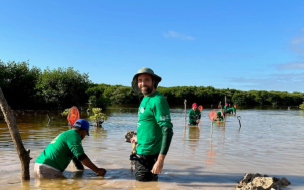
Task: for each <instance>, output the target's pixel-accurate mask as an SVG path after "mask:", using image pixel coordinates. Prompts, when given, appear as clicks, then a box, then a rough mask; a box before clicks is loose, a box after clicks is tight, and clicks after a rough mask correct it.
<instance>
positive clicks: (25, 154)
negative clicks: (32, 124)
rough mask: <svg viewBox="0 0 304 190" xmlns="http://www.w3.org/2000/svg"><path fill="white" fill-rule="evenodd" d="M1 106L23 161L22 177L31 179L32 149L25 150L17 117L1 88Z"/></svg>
mask: <svg viewBox="0 0 304 190" xmlns="http://www.w3.org/2000/svg"><path fill="white" fill-rule="evenodd" d="M0 107H1V110H2V112H3V115H4V119H5V122H6V123H7V127H8V129H9V132H10V134H11V137H12V139H13V141H14V144H15V148H16V150H17V153H18V156H19V159H20V162H21V179H23V180H29V179H30V160H31V158H30V150H25V148H24V146H23V143H22V140H21V137H20V134H19V129H18V127H17V124H16V120H15V117H14V115H13V112H12V110H11V108H10V107H9V105H8V104H7V102H6V100H5V98H4V95H3V93H2V90H1V88H0Z"/></svg>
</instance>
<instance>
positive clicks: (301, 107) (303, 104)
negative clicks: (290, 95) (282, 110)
mask: <svg viewBox="0 0 304 190" xmlns="http://www.w3.org/2000/svg"><path fill="white" fill-rule="evenodd" d="M299 108H300V109H302V110H304V102H303V103H302V104H301V105H300V106H299Z"/></svg>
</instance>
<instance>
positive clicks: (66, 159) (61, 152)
mask: <svg viewBox="0 0 304 190" xmlns="http://www.w3.org/2000/svg"><path fill="white" fill-rule="evenodd" d="M89 128H90V124H89V122H88V121H86V120H84V119H78V120H77V121H76V122H75V123H74V125H73V126H72V129H70V130H69V131H65V132H63V133H61V134H60V135H58V136H57V137H56V138H55V139H54V140H53V141H52V142H51V143H50V144H49V145H48V146H47V147H46V148H45V150H44V151H43V152H42V153H41V154H40V156H39V157H38V158H37V160H36V163H35V166H34V172H35V177H38V178H60V177H63V174H62V172H63V171H64V170H65V169H66V167H67V166H68V165H69V163H70V162H71V160H72V159H73V162H74V163H75V166H76V168H77V169H80V170H83V169H84V167H83V165H85V166H87V167H88V168H90V169H91V170H93V171H94V172H95V173H96V174H97V175H99V176H104V175H105V173H106V170H105V169H103V168H98V167H97V166H96V165H95V164H94V163H92V162H91V160H90V159H89V158H88V156H87V155H86V154H85V153H84V150H83V148H82V145H81V141H82V140H83V139H84V138H85V137H86V136H89Z"/></svg>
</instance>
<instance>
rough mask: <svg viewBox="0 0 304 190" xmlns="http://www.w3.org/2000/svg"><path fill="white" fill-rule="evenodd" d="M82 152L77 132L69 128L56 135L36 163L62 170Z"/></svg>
mask: <svg viewBox="0 0 304 190" xmlns="http://www.w3.org/2000/svg"><path fill="white" fill-rule="evenodd" d="M82 154H84V151H83V148H82V146H81V138H80V136H79V135H78V133H77V132H76V131H75V130H73V129H70V130H68V131H65V132H63V133H61V134H60V135H58V136H57V137H56V138H55V139H54V140H53V141H52V142H51V143H50V144H49V145H48V146H47V147H46V149H45V150H44V151H43V152H42V153H41V154H40V156H39V157H38V158H37V160H36V163H40V164H46V165H48V166H51V167H53V168H55V169H57V170H60V171H61V172H63V171H64V170H65V169H66V167H67V166H68V165H69V163H70V162H71V160H72V158H73V157H74V155H75V156H76V157H78V156H81V155H82Z"/></svg>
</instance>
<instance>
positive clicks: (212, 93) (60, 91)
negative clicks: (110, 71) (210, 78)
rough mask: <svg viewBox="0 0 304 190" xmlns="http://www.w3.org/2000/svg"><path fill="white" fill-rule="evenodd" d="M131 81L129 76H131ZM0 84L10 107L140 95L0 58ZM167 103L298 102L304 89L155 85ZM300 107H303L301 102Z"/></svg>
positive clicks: (135, 99) (100, 102) (107, 102)
mask: <svg viewBox="0 0 304 190" xmlns="http://www.w3.org/2000/svg"><path fill="white" fill-rule="evenodd" d="M130 81H131V79H130ZM0 87H1V88H2V91H3V93H4V96H5V97H6V99H7V101H8V103H9V105H10V106H11V107H12V108H13V109H63V108H66V107H72V106H78V107H81V106H83V105H85V104H86V103H88V102H89V103H90V104H91V105H92V106H93V107H99V108H102V109H106V108H107V107H108V106H111V105H117V104H136V105H138V104H139V102H140V100H141V99H142V96H138V95H136V94H135V93H133V91H132V88H131V87H130V86H123V85H109V84H104V83H102V84H95V83H92V82H91V81H90V80H89V75H88V74H87V73H84V74H82V73H80V72H79V71H77V70H74V69H73V68H72V67H69V68H67V69H65V68H57V69H53V70H51V69H49V68H47V69H44V70H43V71H42V70H41V69H39V68H37V67H35V66H34V67H32V68H30V67H29V63H28V62H18V63H17V62H7V63H4V62H2V61H1V60H0ZM157 90H158V91H160V92H161V93H162V94H163V95H164V96H165V97H166V98H167V100H168V103H169V104H170V105H183V102H184V99H187V101H188V102H197V103H198V104H200V105H206V104H214V105H217V104H218V102H219V101H222V102H224V100H225V97H226V99H227V102H228V103H231V104H237V105H261V106H262V105H271V106H279V105H285V106H298V105H300V104H301V103H302V102H303V101H304V93H302V92H293V93H289V92H287V91H266V90H249V91H243V90H236V89H229V88H226V89H216V88H214V87H212V86H207V87H204V86H174V87H161V86H160V87H158V88H157ZM300 108H302V109H303V108H304V105H303V104H302V105H301V106H300Z"/></svg>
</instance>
